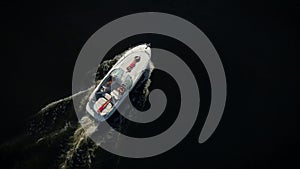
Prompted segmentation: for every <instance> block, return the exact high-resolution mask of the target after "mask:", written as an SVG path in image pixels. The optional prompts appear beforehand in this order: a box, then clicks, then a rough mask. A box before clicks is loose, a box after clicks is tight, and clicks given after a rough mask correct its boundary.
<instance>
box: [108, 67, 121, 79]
mask: <svg viewBox="0 0 300 169" xmlns="http://www.w3.org/2000/svg"><path fill="white" fill-rule="evenodd" d="M123 73H124V70H122V69H121V68H117V69H115V70H113V71H112V72H111V76H112V77H114V78H116V79H121V78H122V76H123Z"/></svg>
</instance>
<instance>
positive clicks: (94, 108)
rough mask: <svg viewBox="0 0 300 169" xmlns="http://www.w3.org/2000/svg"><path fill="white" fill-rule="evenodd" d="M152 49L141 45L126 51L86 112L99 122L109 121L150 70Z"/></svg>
mask: <svg viewBox="0 0 300 169" xmlns="http://www.w3.org/2000/svg"><path fill="white" fill-rule="evenodd" d="M150 59H151V48H150V45H149V44H141V45H138V46H135V47H133V48H131V49H128V50H127V51H125V52H124V53H123V54H122V56H121V58H120V59H119V60H118V61H117V63H116V64H115V65H114V66H113V67H112V68H111V69H110V70H109V72H108V73H107V74H106V75H105V76H104V78H103V79H102V80H101V81H100V82H99V84H98V85H97V86H96V88H95V90H94V91H93V92H92V94H91V95H90V97H89V101H88V103H87V105H86V111H87V112H88V114H90V115H91V116H92V117H93V118H94V119H95V120H97V121H98V122H102V121H105V120H107V119H108V118H109V117H110V116H111V115H112V114H113V113H114V112H115V111H116V109H117V108H118V107H119V106H120V105H121V103H122V102H123V101H124V99H125V98H126V97H127V96H128V94H129V92H130V91H131V90H132V89H133V87H134V86H135V85H136V84H137V82H138V81H139V80H140V78H141V77H142V75H143V73H144V72H145V71H146V70H147V69H149V64H150Z"/></svg>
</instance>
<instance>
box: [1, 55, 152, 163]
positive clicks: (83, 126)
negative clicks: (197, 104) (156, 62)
mask: <svg viewBox="0 0 300 169" xmlns="http://www.w3.org/2000/svg"><path fill="white" fill-rule="evenodd" d="M120 57H121V55H118V56H116V57H115V58H114V59H111V60H106V61H104V62H103V63H101V64H100V65H99V67H98V70H97V73H96V74H95V79H96V81H98V82H99V80H100V79H102V78H103V77H104V75H105V74H106V73H107V72H108V71H109V69H110V68H111V67H112V66H113V65H114V64H115V63H116V62H117V60H118V59H119V58H120ZM150 67H151V68H150V70H149V72H147V73H145V75H144V77H143V78H142V79H141V80H140V81H139V82H138V84H137V87H135V89H134V90H133V91H132V92H134V93H136V97H135V98H133V99H132V102H136V104H135V105H137V106H138V107H139V106H140V107H143V106H145V103H146V99H147V96H148V93H149V91H148V87H149V85H150V83H151V80H150V79H149V77H150V75H151V72H152V70H153V68H154V66H153V65H152V64H151V66H150ZM94 88H95V87H94V86H92V87H91V88H89V89H87V90H84V91H81V92H78V93H77V94H75V95H72V96H70V97H67V98H64V99H61V100H58V101H55V102H53V103H50V104H48V105H47V106H45V107H44V108H42V109H41V110H40V111H39V112H38V113H37V114H35V115H34V116H33V117H32V118H31V120H30V122H29V123H28V126H27V129H26V133H25V134H24V135H22V136H20V137H19V138H17V139H15V140H13V141H11V142H9V143H5V144H2V145H0V151H1V152H3V153H2V155H1V156H0V159H1V160H3V161H4V160H5V161H6V162H7V163H8V164H9V166H7V168H16V169H19V168H36V167H37V165H38V166H39V167H38V168H61V169H67V168H99V167H106V168H114V167H115V166H116V165H117V164H118V161H119V156H116V155H113V154H110V153H108V152H106V151H103V150H102V149H101V148H100V147H99V146H97V145H96V144H95V143H94V142H93V141H92V140H91V139H90V138H89V136H90V135H92V134H94V133H95V132H96V131H97V128H98V127H101V126H98V123H96V122H95V121H94V120H93V119H91V117H90V116H89V115H88V114H87V113H86V115H85V116H83V117H82V118H81V119H80V120H79V122H80V123H79V122H78V119H77V116H76V113H75V110H74V107H73V98H74V97H79V98H80V99H81V100H82V101H81V104H80V109H82V110H84V109H85V105H86V103H87V102H88V98H89V95H90V94H91V92H92V91H93V90H94ZM129 112H130V111H129ZM120 119H121V123H120V121H119V123H118V124H119V127H120V128H123V129H125V128H126V124H124V123H123V121H122V118H120ZM121 130H122V129H121ZM105 136H106V137H107V138H106V139H103V140H109V138H110V131H107V133H106V135H105ZM112 144H116V145H117V144H118V141H115V142H113V143H112ZM3 154H5V155H3ZM16 154H17V155H16ZM4 168H5V167H4Z"/></svg>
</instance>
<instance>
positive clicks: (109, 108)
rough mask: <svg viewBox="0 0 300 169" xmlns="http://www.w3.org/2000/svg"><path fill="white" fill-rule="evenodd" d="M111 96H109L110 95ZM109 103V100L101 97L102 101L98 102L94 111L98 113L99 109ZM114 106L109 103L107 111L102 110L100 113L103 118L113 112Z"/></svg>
mask: <svg viewBox="0 0 300 169" xmlns="http://www.w3.org/2000/svg"><path fill="white" fill-rule="evenodd" d="M108 95H109V94H108ZM106 101H107V99H105V98H103V97H101V98H100V99H98V100H97V102H96V103H95V105H94V109H95V110H96V111H97V112H98V109H99V108H100V107H101V106H102V105H103V104H104V103H105V102H106ZM112 107H113V106H112V104H111V103H108V105H107V106H106V107H105V109H103V110H102V112H98V113H100V115H101V116H103V115H106V114H107V113H109V112H110V111H111V110H112Z"/></svg>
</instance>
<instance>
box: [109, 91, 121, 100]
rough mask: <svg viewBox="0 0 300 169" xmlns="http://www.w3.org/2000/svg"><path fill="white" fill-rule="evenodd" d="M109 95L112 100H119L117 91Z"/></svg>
mask: <svg viewBox="0 0 300 169" xmlns="http://www.w3.org/2000/svg"><path fill="white" fill-rule="evenodd" d="M110 94H111V96H112V97H113V98H114V99H116V100H119V99H120V93H119V92H118V91H117V90H113V91H112V92H111V93H110Z"/></svg>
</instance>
